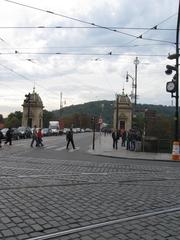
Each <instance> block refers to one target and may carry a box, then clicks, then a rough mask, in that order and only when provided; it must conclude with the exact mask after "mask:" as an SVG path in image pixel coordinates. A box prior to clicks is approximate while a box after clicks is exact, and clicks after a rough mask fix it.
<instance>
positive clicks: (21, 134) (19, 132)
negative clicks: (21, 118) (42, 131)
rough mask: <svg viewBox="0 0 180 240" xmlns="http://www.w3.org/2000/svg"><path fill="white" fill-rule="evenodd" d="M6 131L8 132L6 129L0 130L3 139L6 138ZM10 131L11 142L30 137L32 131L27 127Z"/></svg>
mask: <svg viewBox="0 0 180 240" xmlns="http://www.w3.org/2000/svg"><path fill="white" fill-rule="evenodd" d="M7 130H8V128H3V129H1V132H2V134H3V138H4V139H5V138H6V133H7ZM11 131H12V138H13V140H18V139H23V138H31V137H32V131H31V128H29V127H18V128H11Z"/></svg>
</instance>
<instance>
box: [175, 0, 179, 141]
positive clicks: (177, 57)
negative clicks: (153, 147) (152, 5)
mask: <svg viewBox="0 0 180 240" xmlns="http://www.w3.org/2000/svg"><path fill="white" fill-rule="evenodd" d="M179 25H180V1H179V7H178V18H177V29H176V68H177V71H176V110H175V141H179Z"/></svg>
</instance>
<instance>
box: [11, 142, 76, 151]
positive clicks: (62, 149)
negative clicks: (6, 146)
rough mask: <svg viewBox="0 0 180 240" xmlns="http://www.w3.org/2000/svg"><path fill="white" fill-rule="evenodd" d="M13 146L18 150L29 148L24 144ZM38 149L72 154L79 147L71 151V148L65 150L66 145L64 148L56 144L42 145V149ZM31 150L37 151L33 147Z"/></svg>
mask: <svg viewBox="0 0 180 240" xmlns="http://www.w3.org/2000/svg"><path fill="white" fill-rule="evenodd" d="M14 145H15V146H16V147H18V148H22V147H23V146H24V147H25V148H29V147H30V145H29V144H28V145H26V144H24V143H16V144H14ZM38 148H40V149H44V150H53V151H67V152H74V151H77V150H79V149H80V147H76V148H75V149H73V148H69V149H66V145H65V146H59V145H58V144H53V145H46V144H44V146H43V147H38ZM31 149H37V147H35V146H34V147H33V148H31Z"/></svg>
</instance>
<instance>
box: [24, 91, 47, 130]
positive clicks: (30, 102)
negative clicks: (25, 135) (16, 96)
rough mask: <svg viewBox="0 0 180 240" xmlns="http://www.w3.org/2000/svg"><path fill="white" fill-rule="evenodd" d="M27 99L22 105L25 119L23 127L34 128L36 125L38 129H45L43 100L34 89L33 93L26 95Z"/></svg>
mask: <svg viewBox="0 0 180 240" xmlns="http://www.w3.org/2000/svg"><path fill="white" fill-rule="evenodd" d="M25 96H26V98H25V99H24V102H23V104H22V106H23V117H22V126H24V127H31V128H32V127H33V126H34V125H36V126H37V127H38V128H42V127H43V108H44V106H43V103H42V100H41V98H40V96H39V94H37V93H36V92H35V88H34V89H33V93H29V94H27V95H25Z"/></svg>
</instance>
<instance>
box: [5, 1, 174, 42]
mask: <svg viewBox="0 0 180 240" xmlns="http://www.w3.org/2000/svg"><path fill="white" fill-rule="evenodd" d="M3 1H6V2H9V3H12V4H16V5H19V6H22V7H26V8H31V9H34V10H38V11H41V12H45V13H48V14H52V15H55V16H59V17H63V18H67V19H70V20H73V21H76V22H80V23H83V24H88V25H91V26H94V27H99V28H102V29H105V30H108V31H111V32H115V33H120V34H122V35H126V36H129V37H133V38H135V39H137V38H140V37H139V36H137V35H133V34H130V33H125V32H122V31H119V30H117V29H112V28H109V27H106V26H101V25H99V24H95V23H91V22H88V21H85V20H81V19H78V18H74V17H69V16H67V15H64V14H60V13H55V12H52V11H49V10H45V9H42V8H37V7H33V6H30V5H26V4H22V3H18V2H16V1H11V0H3ZM141 39H143V40H148V41H156V42H166V43H172V44H174V42H171V41H166V40H160V39H151V38H142V37H141Z"/></svg>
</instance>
